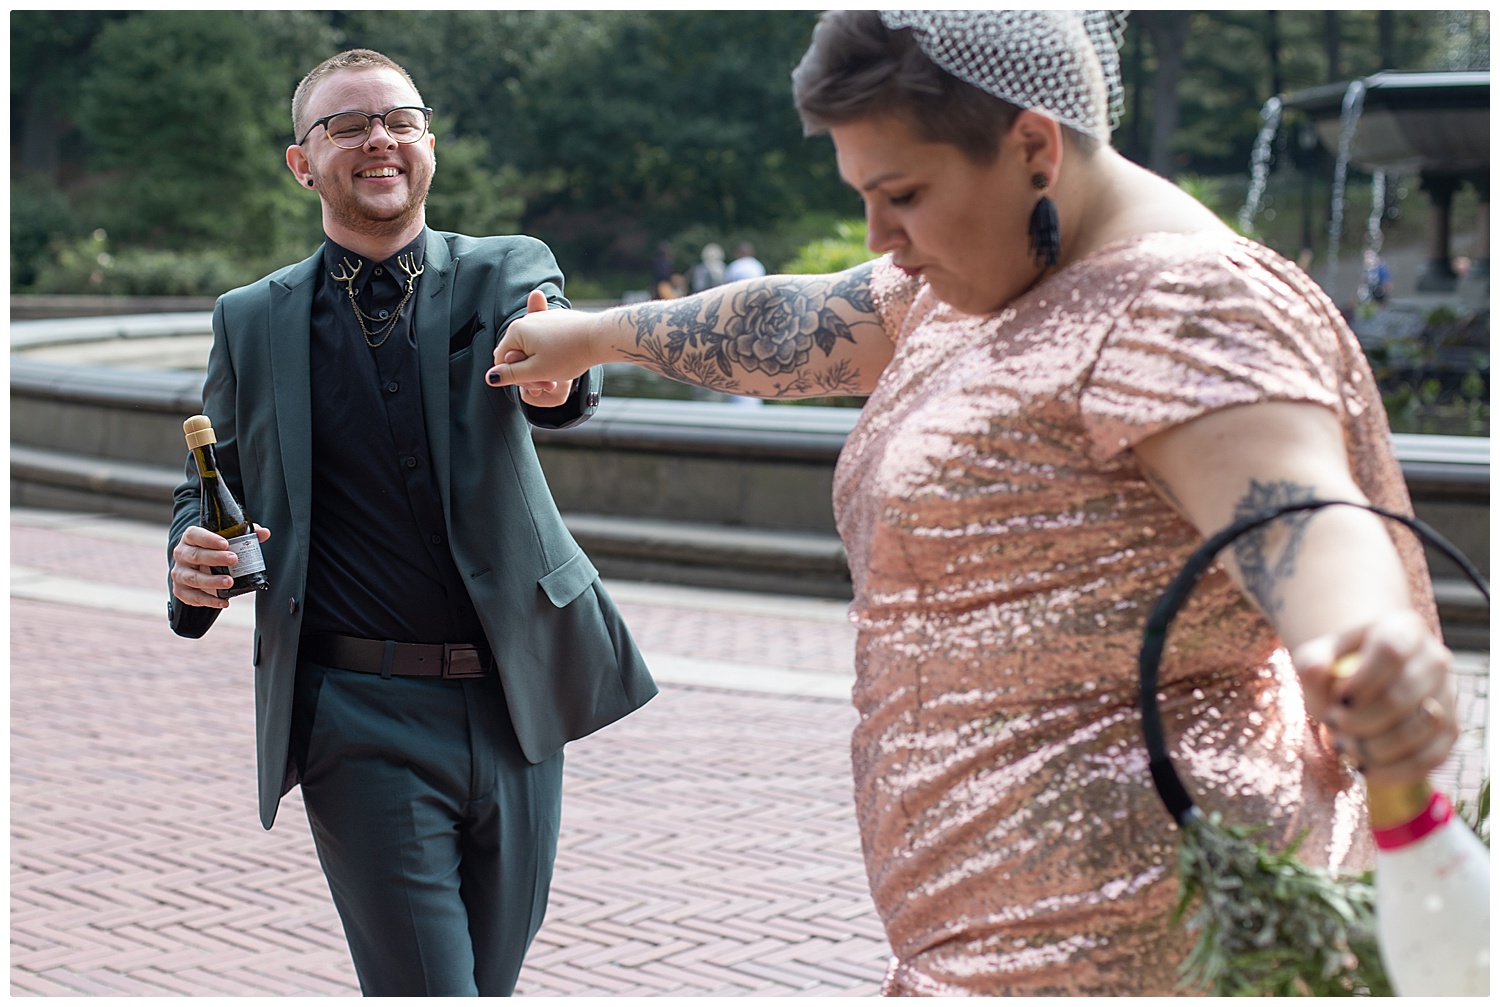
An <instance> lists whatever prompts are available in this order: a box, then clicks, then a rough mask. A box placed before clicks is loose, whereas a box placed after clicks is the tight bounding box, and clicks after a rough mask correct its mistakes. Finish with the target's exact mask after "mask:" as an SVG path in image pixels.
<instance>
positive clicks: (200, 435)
mask: <svg viewBox="0 0 1500 1007" xmlns="http://www.w3.org/2000/svg"><path fill="white" fill-rule="evenodd" d="M182 432H183V434H184V435H185V436H186V437H187V445H188V450H189V451H191V452H192V454H193V461H194V464H195V465H196V466H197V469H198V482H199V490H200V493H201V498H202V501H203V506H202V510H201V512H200V513H201V518H200V521H201V524H200V525H198V526H194V527H192V528H189V529H187V530H186V531H184V532H183V535H182V538H181V540H179V541H178V543H177V545H175V546H174V547H173V548H172V572H171V580H172V594H173V595H174V596H175V597H176V598H178V599H179V600H181V601H183V602H186V603H187V604H189V605H197V606H199V607H203V608H223V607H225V606H226V605H228V604H229V599H230V598H232V597H234V596H235V595H237V594H246V593H248V592H250V591H265V590H268V589H269V588H270V586H271V582H270V581H269V580H268V579H267V578H266V565H265V559H264V557H262V555H261V551H260V544H261V543H262V542H264V541H265V540H266V539H268V538H270V537H271V533H270V532H269V531H266V530H265V529H264V528H259V527H257V526H256V525H254V524H252V523H251V521H250V519H249V518H248V517H246V516H245V509H244V507H243V506H241V504H240V502H239V501H238V500H236V499H235V497H234V494H233V493H232V492H230V489H229V486H228V484H227V483H226V482H225V481H224V479H223V478H222V477H221V475H220V473H219V462H218V458H217V455H216V453H215V451H214V445H215V444H216V443H217V442H218V438H217V437H215V436H214V428H213V423H212V421H210V420H209V418H208V417H207V416H203V415H198V416H190V417H188V418H187V420H186V421H184V422H183V424H182Z"/></svg>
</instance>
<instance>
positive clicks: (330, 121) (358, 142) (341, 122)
mask: <svg viewBox="0 0 1500 1007" xmlns="http://www.w3.org/2000/svg"><path fill="white" fill-rule="evenodd" d="M376 119H379V120H380V122H381V125H383V126H385V131H386V132H387V133H389V134H390V135H391V139H392V140H395V141H396V142H397V143H416V142H417V141H418V140H420V139H422V137H424V136H426V135H427V127H428V126H429V125H431V123H432V109H430V108H427V107H425V106H422V105H402V106H401V107H400V108H393V109H391V110H390V111H389V112H376V113H374V114H373V115H372V114H369V113H366V112H335V113H333V114H332V115H325V116H323V118H321V119H315V120H314V121H313V124H312V125H311V126H309V127H307V132H306V133H304V134H302V139H300V140H298V141H297V146H299V147H300V146H302V145H303V144H305V143H306V142H307V138H308V137H309V136H312V133H313V130H315V129H317V128H318V127H319V126H322V127H323V128H324V129H326V130H328V139H329V140H331V141H333V145H334V146H335V147H343V148H344V149H345V150H348V149H351V148H354V147H360V146H363V145H364V143H365V141H366V140H367V139H369V137H370V127H371V124H372V123H373V122H374V121H375V120H376Z"/></svg>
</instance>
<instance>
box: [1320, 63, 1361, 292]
mask: <svg viewBox="0 0 1500 1007" xmlns="http://www.w3.org/2000/svg"><path fill="white" fill-rule="evenodd" d="M1364 105H1365V82H1364V81H1362V80H1351V81H1350V82H1349V87H1348V89H1347V90H1346V91H1345V92H1344V106H1343V110H1342V112H1341V113H1340V115H1339V156H1338V162H1337V164H1336V165H1335V166H1334V169H1333V206H1332V207H1331V208H1330V210H1329V214H1328V284H1327V286H1328V293H1329V294H1330V295H1332V294H1333V292H1334V289H1335V286H1336V284H1337V281H1338V277H1339V237H1340V235H1342V234H1343V231H1344V202H1345V197H1344V183H1345V181H1346V180H1347V179H1348V177H1349V148H1350V147H1351V146H1353V143H1354V131H1355V129H1357V128H1358V127H1359V113H1360V112H1361V111H1363V110H1364Z"/></svg>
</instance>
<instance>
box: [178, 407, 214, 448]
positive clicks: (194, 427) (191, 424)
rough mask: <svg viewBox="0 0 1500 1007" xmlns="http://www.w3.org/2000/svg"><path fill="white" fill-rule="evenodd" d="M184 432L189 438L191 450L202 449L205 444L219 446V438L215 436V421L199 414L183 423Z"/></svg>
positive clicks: (188, 443) (188, 442)
mask: <svg viewBox="0 0 1500 1007" xmlns="http://www.w3.org/2000/svg"><path fill="white" fill-rule="evenodd" d="M182 432H183V433H184V434H185V435H186V436H187V445H188V447H189V448H201V447H203V446H204V445H205V444H217V443H218V442H219V441H218V438H216V437H215V436H214V424H213V420H210V419H209V418H208V417H207V416H204V415H202V414H199V415H197V416H189V417H188V418H187V419H185V420H183V421H182Z"/></svg>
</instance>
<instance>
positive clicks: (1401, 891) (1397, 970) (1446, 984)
mask: <svg viewBox="0 0 1500 1007" xmlns="http://www.w3.org/2000/svg"><path fill="white" fill-rule="evenodd" d="M1357 664H1358V657H1357V656H1353V657H1351V656H1348V655H1346V656H1345V657H1344V658H1342V659H1341V660H1340V661H1339V663H1338V664H1337V665H1336V666H1335V668H1334V673H1335V675H1336V676H1339V677H1342V676H1345V675H1349V674H1352V673H1353V670H1354V668H1355V667H1356V666H1357ZM1365 793H1366V797H1367V799H1368V801H1369V808H1370V828H1371V829H1372V830H1373V832H1374V834H1375V847H1376V852H1375V925H1376V933H1377V938H1378V940H1379V942H1380V957H1381V959H1382V961H1383V962H1384V963H1385V972H1386V976H1387V977H1388V978H1389V979H1390V981H1391V988H1392V989H1393V990H1395V992H1396V993H1397V995H1399V996H1475V997H1478V996H1488V995H1489V991H1490V851H1489V850H1488V849H1487V848H1486V847H1485V845H1484V843H1483V842H1481V841H1480V839H1479V837H1478V836H1476V835H1474V833H1473V832H1472V831H1470V829H1469V827H1468V826H1467V825H1465V824H1464V822H1463V821H1462V820H1461V819H1460V818H1459V817H1458V816H1457V815H1455V814H1454V813H1453V805H1452V804H1451V803H1450V802H1449V800H1448V798H1447V797H1446V796H1445V795H1443V794H1442V793H1441V792H1439V791H1436V790H1434V789H1433V788H1432V786H1431V785H1430V784H1428V783H1427V782H1426V781H1422V782H1419V783H1412V784H1407V785H1404V786H1389V785H1384V786H1383V785H1380V784H1367V785H1366V787H1365Z"/></svg>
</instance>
